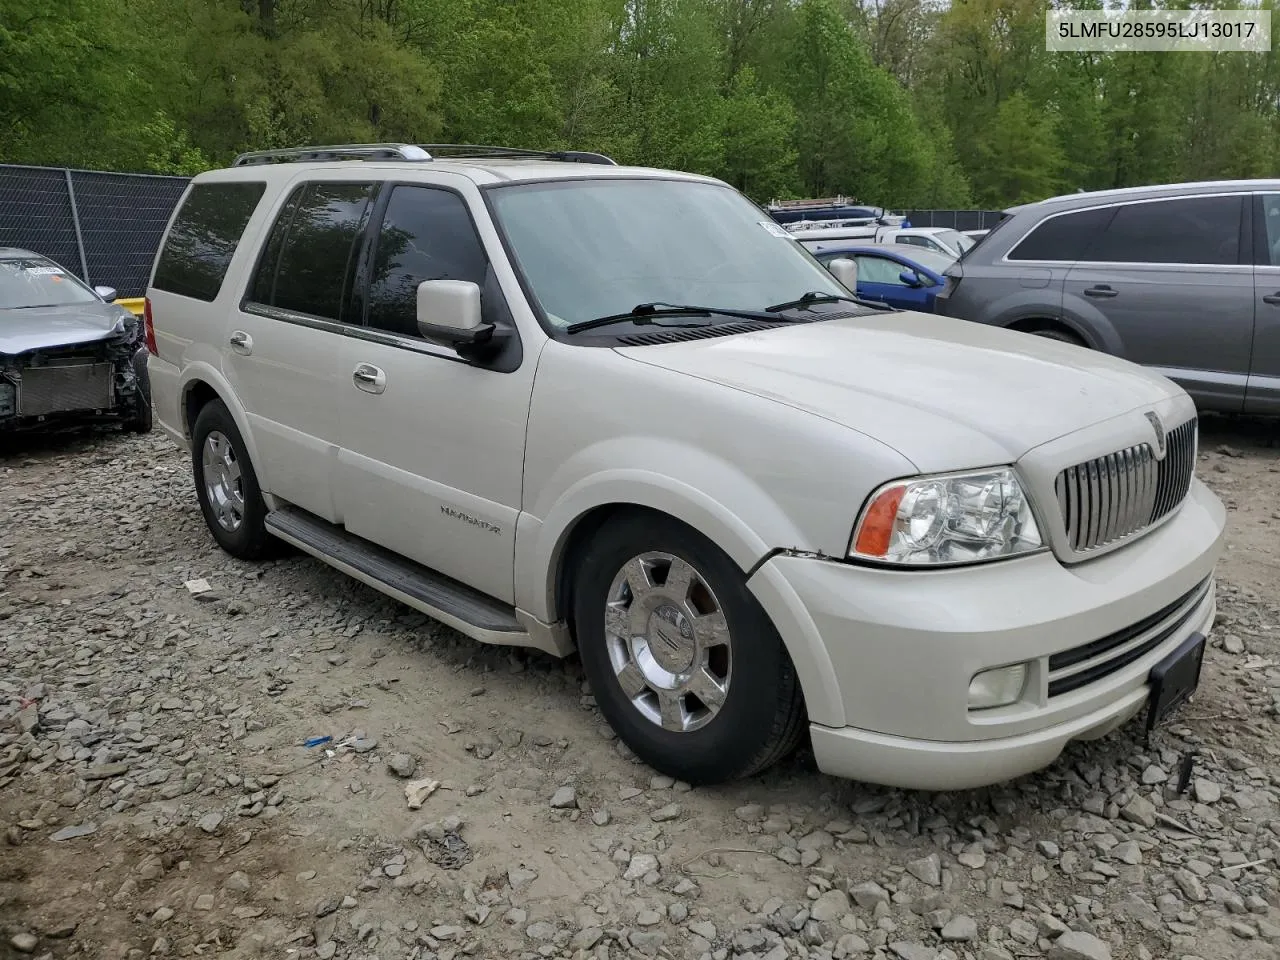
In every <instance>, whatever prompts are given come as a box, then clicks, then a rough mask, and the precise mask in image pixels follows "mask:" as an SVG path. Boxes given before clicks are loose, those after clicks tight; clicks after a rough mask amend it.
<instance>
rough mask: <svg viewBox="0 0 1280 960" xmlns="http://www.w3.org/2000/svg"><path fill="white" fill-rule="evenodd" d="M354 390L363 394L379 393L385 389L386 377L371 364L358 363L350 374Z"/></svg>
mask: <svg viewBox="0 0 1280 960" xmlns="http://www.w3.org/2000/svg"><path fill="white" fill-rule="evenodd" d="M351 379H352V381H353V382H354V383H355V385H356V388H357V389H359V390H363V391H364V392H365V393H381V392H382V391H383V390H385V389H387V375H386V374H385V373H383V372H382V371H381V370H379V369H378V368H377V367H375V366H374V365H373V364H372V363H360V364H357V365H356V368H355V370H353V371H352V372H351Z"/></svg>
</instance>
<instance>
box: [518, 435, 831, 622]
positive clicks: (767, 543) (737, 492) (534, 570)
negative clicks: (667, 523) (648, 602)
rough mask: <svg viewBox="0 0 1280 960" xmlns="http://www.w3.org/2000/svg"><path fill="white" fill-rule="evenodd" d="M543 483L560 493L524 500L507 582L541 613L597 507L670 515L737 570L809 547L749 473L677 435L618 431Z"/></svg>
mask: <svg viewBox="0 0 1280 960" xmlns="http://www.w3.org/2000/svg"><path fill="white" fill-rule="evenodd" d="M628 463H630V464H631V465H629V466H609V465H611V464H628ZM645 464H653V465H654V467H647V466H644V465H645ZM655 468H656V469H655ZM544 489H545V490H547V491H557V490H558V491H563V492H562V493H560V494H559V495H558V496H554V497H552V496H550V495H548V497H547V498H546V500H544V501H543V502H535V503H533V504H531V505H530V507H531V509H530V511H529V512H530V513H531V514H532V515H533V517H534V518H536V519H537V527H536V530H529V532H528V535H526V536H522V537H517V541H516V556H517V562H516V584H515V587H516V596H517V598H519V600H518V605H519V606H520V607H522V608H523V609H525V610H528V611H529V612H531V613H534V614H535V615H537V616H540V617H543V618H544V619H555V618H556V613H557V611H555V594H556V580H557V571H558V570H559V566H560V560H561V558H562V556H563V553H564V549H565V547H566V545H567V544H568V541H569V537H570V535H571V533H572V532H573V529H574V527H575V526H576V525H577V523H578V522H579V521H580V520H581V519H582V518H583V517H585V516H586V515H587V514H589V513H591V512H592V511H593V510H595V509H596V508H598V507H603V506H610V505H618V504H628V505H634V506H641V507H648V508H650V509H652V510H657V511H659V512H661V513H665V514H667V515H669V516H672V517H674V518H676V519H677V520H680V521H682V522H684V523H686V524H688V525H689V526H690V527H693V529H695V530H697V531H698V532H699V533H701V534H702V535H703V536H704V537H707V538H708V539H710V540H711V541H712V542H713V543H715V544H716V545H717V546H719V547H720V549H721V550H723V551H724V552H725V553H727V554H728V555H729V556H730V558H731V559H732V560H733V562H734V563H736V564H737V565H738V566H739V567H740V568H741V569H742V570H743V571H744V572H745V571H748V570H750V569H751V568H752V567H753V566H754V565H755V564H756V563H757V562H758V561H759V560H760V559H761V558H763V557H764V556H765V555H766V554H768V553H769V551H770V550H773V549H775V548H778V547H783V548H795V549H798V550H802V551H815V547H814V545H813V544H810V543H808V542H806V538H805V536H804V534H803V533H802V532H801V530H800V529H799V528H798V526H797V525H796V524H795V523H794V522H793V521H792V520H791V519H790V518H789V517H788V516H787V514H786V513H785V511H784V510H783V509H782V507H781V506H780V505H779V504H778V503H776V502H775V501H774V500H773V498H772V497H770V496H769V495H768V493H767V492H766V491H765V490H764V489H763V488H762V487H761V486H760V485H759V484H757V483H756V482H755V481H754V480H753V479H751V478H750V477H748V476H746V475H744V474H743V473H742V472H741V471H739V470H737V469H735V468H734V467H733V466H732V465H730V464H729V463H727V462H726V461H724V460H720V459H718V458H717V457H715V456H712V455H711V454H708V453H707V452H705V451H703V450H699V449H698V448H696V447H694V446H692V445H689V444H685V443H681V442H678V441H672V440H663V439H659V438H656V437H648V438H643V437H625V438H623V437H618V438H614V439H610V440H606V441H603V442H600V443H597V444H595V445H593V446H591V447H587V448H585V449H583V450H582V451H580V452H579V453H578V455H576V456H574V457H572V458H571V459H570V460H569V461H567V462H565V463H564V464H562V465H561V466H560V468H559V469H558V470H557V471H556V473H555V474H553V475H552V477H551V478H550V480H549V482H548V483H547V484H546V485H545V486H544ZM708 490H714V491H716V496H714V497H713V496H711V495H710V494H709V493H707V492H706V491H708ZM745 517H750V518H751V522H750V523H748V522H747V520H746V519H744V518H745Z"/></svg>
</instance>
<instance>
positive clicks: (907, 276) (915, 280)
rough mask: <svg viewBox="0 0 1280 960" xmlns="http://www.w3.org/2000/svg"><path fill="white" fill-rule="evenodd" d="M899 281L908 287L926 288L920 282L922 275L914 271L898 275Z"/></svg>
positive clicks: (906, 271)
mask: <svg viewBox="0 0 1280 960" xmlns="http://www.w3.org/2000/svg"><path fill="white" fill-rule="evenodd" d="M898 279H899V280H901V281H902V282H903V283H905V284H906V285H907V286H908V287H923V286H924V284H923V283H922V282H921V281H920V275H919V274H918V273H916V272H915V271H914V270H903V271H902V272H901V273H900V274H898Z"/></svg>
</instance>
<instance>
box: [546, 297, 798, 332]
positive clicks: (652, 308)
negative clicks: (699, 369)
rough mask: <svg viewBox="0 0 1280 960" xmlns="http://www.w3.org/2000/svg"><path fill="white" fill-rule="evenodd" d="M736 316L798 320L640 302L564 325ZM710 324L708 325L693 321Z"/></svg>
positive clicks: (760, 313)
mask: <svg viewBox="0 0 1280 960" xmlns="http://www.w3.org/2000/svg"><path fill="white" fill-rule="evenodd" d="M679 316H684V317H710V316H722V317H735V318H737V319H739V320H755V321H758V322H763V323H796V322H797V321H796V320H795V319H793V318H791V317H780V316H778V315H777V314H776V313H772V312H767V311H761V310H735V309H733V308H731V307H701V306H695V305H693V304H680V303H663V302H661V301H655V302H653V303H638V304H636V305H635V306H634V307H632V308H631V309H630V310H628V311H627V312H626V313H615V314H611V315H609V316H607V317H596V318H595V319H594V320H579V321H578V322H577V323H571V324H569V325H568V326H567V327H565V328H564V330H565V333H581V332H582V331H583V330H594V329H595V328H596V327H607V326H609V325H611V324H614V323H634V324H637V325H638V326H643V325H645V324H651V323H654V322H655V319H656V318H658V317H679ZM664 326H665V324H664ZM691 326H706V324H691Z"/></svg>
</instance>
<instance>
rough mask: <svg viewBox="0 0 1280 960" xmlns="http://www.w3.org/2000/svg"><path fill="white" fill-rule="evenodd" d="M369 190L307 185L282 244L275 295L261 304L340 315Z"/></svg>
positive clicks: (319, 314) (331, 317) (317, 314)
mask: <svg viewBox="0 0 1280 960" xmlns="http://www.w3.org/2000/svg"><path fill="white" fill-rule="evenodd" d="M372 192H373V184H371V183H310V184H307V186H306V188H305V192H304V193H303V194H302V196H301V197H300V198H299V199H298V203H297V207H296V209H295V210H294V211H293V216H292V219H291V220H290V221H289V223H288V227H287V232H286V233H285V235H284V242H283V244H282V245H281V248H280V262H279V266H278V267H277V269H276V275H275V290H274V294H273V296H272V298H271V299H270V300H264V301H263V302H265V303H270V304H271V305H272V306H276V307H281V308H283V309H285V310H296V311H298V312H299V313H306V314H310V315H311V316H313V317H323V318H324V319H326V320H341V319H342V298H343V292H344V288H345V286H346V283H347V277H348V273H349V272H350V268H351V266H352V258H353V257H354V254H355V249H356V241H357V238H358V237H359V236H360V233H361V231H362V230H363V228H364V223H365V218H366V217H367V215H368V207H369V197H370V194H371V193H372ZM279 226H280V222H279V221H277V227H279ZM273 233H274V231H273ZM265 260H266V257H265V256H264V262H265ZM256 286H257V284H256V279H255V288H256Z"/></svg>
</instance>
